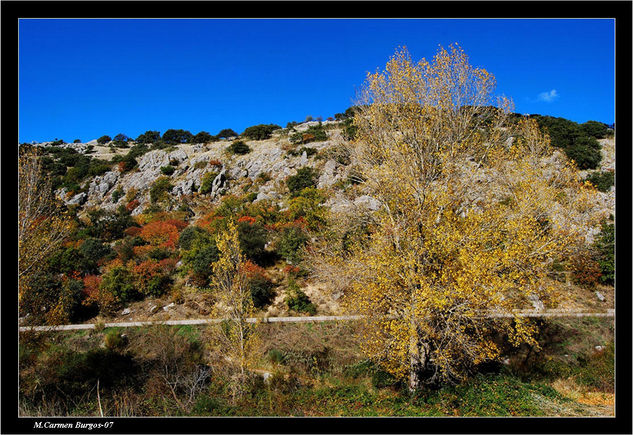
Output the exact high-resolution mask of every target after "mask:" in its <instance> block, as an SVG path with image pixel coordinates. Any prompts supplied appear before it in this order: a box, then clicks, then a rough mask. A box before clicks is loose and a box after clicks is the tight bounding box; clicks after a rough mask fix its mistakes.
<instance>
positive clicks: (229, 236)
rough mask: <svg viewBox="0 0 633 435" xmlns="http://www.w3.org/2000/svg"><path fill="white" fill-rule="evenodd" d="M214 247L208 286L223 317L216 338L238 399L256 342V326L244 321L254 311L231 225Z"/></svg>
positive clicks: (235, 236) (242, 259)
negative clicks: (218, 253)
mask: <svg viewBox="0 0 633 435" xmlns="http://www.w3.org/2000/svg"><path fill="white" fill-rule="evenodd" d="M217 246H218V250H219V252H220V258H219V259H218V261H217V262H215V263H214V264H213V280H212V283H213V287H214V288H215V289H216V291H217V295H218V304H217V308H216V314H217V315H218V316H219V317H222V318H226V321H225V322H224V323H223V324H222V325H221V327H220V332H219V338H220V342H221V346H222V349H223V354H224V355H225V358H226V360H227V362H228V364H229V366H230V368H231V372H232V376H231V383H230V385H231V387H232V391H233V395H234V397H235V398H241V397H242V395H243V393H244V391H245V389H246V382H247V379H248V372H249V369H250V367H251V366H252V364H253V362H254V359H255V357H256V351H257V348H258V346H259V340H258V337H257V333H256V324H253V323H248V322H247V319H248V318H249V317H251V316H252V315H253V312H254V307H253V299H252V296H251V289H250V286H249V280H248V276H247V271H246V269H245V267H244V265H245V261H244V258H243V256H242V254H241V252H240V242H239V238H238V233H237V227H236V226H235V223H234V222H229V223H228V230H227V231H226V232H224V233H223V234H221V235H220V236H219V238H218V241H217Z"/></svg>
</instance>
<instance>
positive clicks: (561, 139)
mask: <svg viewBox="0 0 633 435" xmlns="http://www.w3.org/2000/svg"><path fill="white" fill-rule="evenodd" d="M530 118H533V119H536V121H537V122H538V124H539V127H540V129H541V131H542V132H544V133H547V134H548V135H549V137H550V139H551V143H552V146H555V147H557V148H564V149H567V148H570V147H571V146H572V145H573V143H574V140H575V139H576V138H578V137H580V136H583V131H582V130H581V129H580V126H579V125H578V124H577V123H575V122H573V121H570V120H569V119H565V118H555V117H553V116H542V115H530Z"/></svg>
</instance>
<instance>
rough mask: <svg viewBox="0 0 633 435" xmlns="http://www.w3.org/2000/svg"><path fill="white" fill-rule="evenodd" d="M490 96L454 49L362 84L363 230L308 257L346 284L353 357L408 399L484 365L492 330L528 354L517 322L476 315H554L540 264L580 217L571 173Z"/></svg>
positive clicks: (529, 329) (482, 77)
mask: <svg viewBox="0 0 633 435" xmlns="http://www.w3.org/2000/svg"><path fill="white" fill-rule="evenodd" d="M494 86H495V79H494V77H493V76H492V75H491V74H490V73H488V72H487V71H486V70H484V69H479V68H474V67H472V66H471V65H470V64H469V63H468V58H467V56H466V55H465V54H464V52H463V51H462V50H461V49H460V48H459V47H451V50H450V52H449V51H446V50H444V49H440V50H439V52H438V54H437V55H436V57H435V58H434V60H433V62H427V61H426V60H422V61H420V62H418V63H413V62H412V61H411V59H410V56H409V54H408V52H407V51H406V49H402V50H400V51H398V52H396V54H395V55H394V57H393V58H392V59H391V60H390V61H389V62H388V63H387V66H386V69H385V71H382V72H381V71H377V72H376V73H373V74H368V77H367V83H366V87H365V89H364V91H363V96H362V99H361V101H360V102H359V106H360V109H359V110H358V111H357V112H356V115H355V118H354V123H355V125H356V126H357V127H358V129H359V130H358V136H357V139H356V141H355V143H354V144H353V145H352V149H351V152H352V154H353V155H354V156H355V158H356V159H357V161H358V163H359V168H360V171H361V172H362V175H363V178H365V179H366V180H367V181H366V182H365V183H364V188H365V189H367V191H369V192H370V195H372V196H373V197H374V198H376V199H378V200H379V201H380V203H381V204H382V207H381V209H380V210H379V211H378V212H376V213H374V214H373V215H372V216H371V217H370V218H368V219H369V220H371V221H372V223H373V226H374V227H375V228H376V229H375V230H374V231H373V233H372V234H371V236H370V237H369V238H368V239H364V240H360V241H359V240H357V241H356V242H355V243H353V244H352V246H351V247H350V246H347V247H346V249H345V250H342V249H338V248H332V247H331V246H330V247H329V248H328V249H321V250H320V251H319V252H318V253H317V254H315V258H314V261H315V264H318V265H319V266H318V267H322V268H329V269H328V270H330V271H331V270H337V271H338V274H340V275H345V276H347V277H349V279H347V280H346V281H345V286H346V288H345V289H344V290H345V300H346V302H347V307H348V309H349V311H350V312H353V313H354V314H363V315H365V316H366V317H365V318H366V327H365V328H364V332H363V335H364V340H363V349H364V351H365V352H366V353H367V354H368V355H369V356H370V357H373V358H374V359H376V360H377V361H379V362H380V363H381V364H382V365H383V367H384V368H385V369H386V370H387V371H389V372H390V373H392V374H393V375H395V376H397V377H400V378H406V377H407V376H408V377H409V382H410V386H411V387H412V388H417V386H418V385H419V383H420V382H421V381H426V382H444V381H454V380H459V379H462V378H463V377H464V376H465V375H466V374H467V373H468V371H469V370H470V368H472V367H473V365H475V364H478V363H481V362H484V361H488V360H491V359H494V358H496V357H497V356H498V355H499V349H498V347H497V345H496V344H495V343H494V342H493V340H492V336H493V333H494V331H498V330H502V331H505V332H508V333H509V334H510V340H511V341H512V343H513V344H517V345H518V344H520V343H530V344H534V340H533V337H534V334H535V332H536V329H535V328H534V327H533V325H531V323H530V322H529V321H523V320H521V319H516V320H515V321H514V322H513V323H512V325H508V324H507V322H503V321H493V320H492V319H489V318H486V317H485V314H486V313H489V312H510V311H511V310H514V309H517V308H526V307H529V304H528V303H527V298H528V297H529V296H531V295H533V294H534V295H537V296H538V297H539V298H540V299H541V300H542V301H544V302H545V303H546V304H548V305H550V306H551V305H554V304H555V303H556V301H555V297H554V293H553V291H552V289H551V288H549V287H547V286H546V285H545V284H544V283H545V276H546V271H547V263H548V261H550V260H551V259H552V258H555V257H559V256H561V255H566V254H567V253H569V252H571V250H572V249H573V248H574V246H575V244H576V243H578V241H579V240H580V237H581V236H582V230H583V225H585V224H587V222H588V221H591V219H593V216H592V217H591V218H589V219H587V218H585V217H586V216H587V214H586V213H587V212H588V211H589V205H588V204H590V201H589V200H590V195H592V193H591V192H590V190H588V189H583V188H582V185H581V182H580V181H579V178H578V175H577V171H576V170H575V168H574V166H573V165H572V164H569V163H568V162H565V161H564V157H562V156H561V157H558V158H556V157H555V156H553V155H552V149H551V148H550V146H549V139H548V138H547V137H544V136H543V135H542V134H541V133H540V132H539V130H538V126H537V125H536V123H535V122H534V121H533V120H529V119H524V120H520V121H519V122H518V123H513V122H510V121H509V120H508V114H509V112H510V109H511V108H512V104H511V102H510V101H509V100H507V99H503V98H502V99H495V98H494V97H493V91H494ZM557 159H558V160H557ZM561 159H562V160H561ZM556 165H558V166H556ZM561 193H564V194H563V195H561ZM583 213H585V215H583ZM583 216H585V217H583ZM345 219H346V218H345ZM592 222H593V221H592ZM317 251H318V249H317ZM324 275H325V274H324ZM329 275H330V276H333V275H335V273H333V272H330V273H329ZM342 281H343V280H341V279H340V278H338V282H339V283H340V282H342ZM526 304H527V306H526Z"/></svg>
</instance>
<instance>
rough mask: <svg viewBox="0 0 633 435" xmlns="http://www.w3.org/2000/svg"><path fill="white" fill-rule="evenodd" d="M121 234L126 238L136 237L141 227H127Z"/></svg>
mask: <svg viewBox="0 0 633 435" xmlns="http://www.w3.org/2000/svg"><path fill="white" fill-rule="evenodd" d="M123 233H125V235H127V236H131V237H134V236H138V235H139V234H140V233H141V227H129V228H126V229H125V230H123Z"/></svg>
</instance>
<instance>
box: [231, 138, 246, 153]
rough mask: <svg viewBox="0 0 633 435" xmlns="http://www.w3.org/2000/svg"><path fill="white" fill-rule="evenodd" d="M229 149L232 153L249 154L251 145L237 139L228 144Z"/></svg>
mask: <svg viewBox="0 0 633 435" xmlns="http://www.w3.org/2000/svg"><path fill="white" fill-rule="evenodd" d="M227 151H228V152H230V153H231V154H248V153H250V152H251V147H249V146H248V145H247V144H246V143H245V142H244V141H241V140H236V141H234V142H233V143H231V145H229V146H228V148H227Z"/></svg>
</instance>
